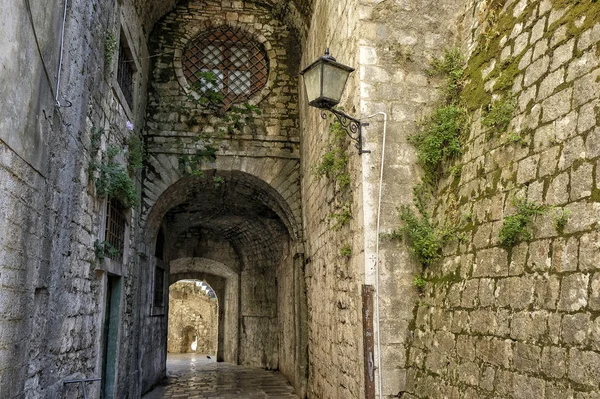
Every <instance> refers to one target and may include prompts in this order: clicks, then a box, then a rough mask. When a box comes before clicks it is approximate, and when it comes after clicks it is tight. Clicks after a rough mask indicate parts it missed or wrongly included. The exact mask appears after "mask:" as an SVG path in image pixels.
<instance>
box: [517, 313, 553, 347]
mask: <svg viewBox="0 0 600 399" xmlns="http://www.w3.org/2000/svg"><path fill="white" fill-rule="evenodd" d="M510 327H511V331H510V336H511V338H513V339H516V340H521V341H531V342H537V341H540V340H541V338H542V337H544V336H545V335H546V333H547V331H548V314H547V313H546V312H545V311H534V312H530V311H522V312H519V313H515V314H514V315H513V320H512V323H511V326H510Z"/></svg>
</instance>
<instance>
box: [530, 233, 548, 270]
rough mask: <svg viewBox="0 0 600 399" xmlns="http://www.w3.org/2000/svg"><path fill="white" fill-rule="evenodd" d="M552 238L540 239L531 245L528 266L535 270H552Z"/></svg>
mask: <svg viewBox="0 0 600 399" xmlns="http://www.w3.org/2000/svg"><path fill="white" fill-rule="evenodd" d="M551 265H552V260H551V258H550V240H539V241H535V242H532V243H531V244H530V245H529V258H528V259H527V267H528V268H530V269H531V270H533V271H538V272H543V271H548V270H550V266H551Z"/></svg>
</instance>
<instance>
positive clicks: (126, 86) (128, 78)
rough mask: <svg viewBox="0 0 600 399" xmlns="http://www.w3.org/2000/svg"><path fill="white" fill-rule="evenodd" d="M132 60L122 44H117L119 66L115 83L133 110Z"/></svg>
mask: <svg viewBox="0 0 600 399" xmlns="http://www.w3.org/2000/svg"><path fill="white" fill-rule="evenodd" d="M134 72H135V71H134V69H133V59H132V58H131V56H130V54H129V51H127V49H126V48H125V46H124V45H123V43H120V44H119V65H118V68H117V83H119V87H120V88H121V91H122V92H123V96H124V97H125V101H127V104H128V105H129V108H130V109H132V110H133V73H134Z"/></svg>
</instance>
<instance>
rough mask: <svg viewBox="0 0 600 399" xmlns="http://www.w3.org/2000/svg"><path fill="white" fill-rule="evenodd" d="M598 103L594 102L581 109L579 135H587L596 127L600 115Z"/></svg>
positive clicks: (578, 124)
mask: <svg viewBox="0 0 600 399" xmlns="http://www.w3.org/2000/svg"><path fill="white" fill-rule="evenodd" d="M598 106H599V103H598V101H597V100H596V101H592V102H589V103H587V104H585V105H584V106H582V107H581V109H580V110H579V119H578V120H577V133H579V134H581V133H585V132H587V131H588V130H590V129H591V128H593V127H594V126H596V113H598Z"/></svg>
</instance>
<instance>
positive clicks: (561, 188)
mask: <svg viewBox="0 0 600 399" xmlns="http://www.w3.org/2000/svg"><path fill="white" fill-rule="evenodd" d="M569 181H570V176H569V173H568V172H565V173H561V174H559V175H558V176H556V177H554V178H553V179H552V181H551V182H550V185H549V187H548V190H547V191H546V204H548V205H563V204H566V203H567V201H568V200H569V192H568V191H567V190H566V189H565V188H566V187H568V186H569Z"/></svg>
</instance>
